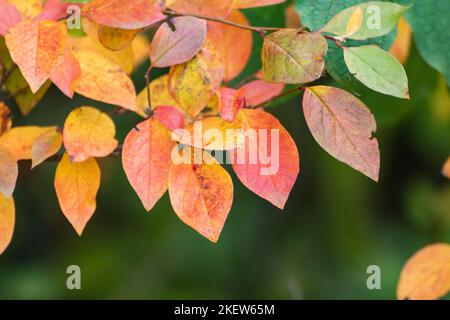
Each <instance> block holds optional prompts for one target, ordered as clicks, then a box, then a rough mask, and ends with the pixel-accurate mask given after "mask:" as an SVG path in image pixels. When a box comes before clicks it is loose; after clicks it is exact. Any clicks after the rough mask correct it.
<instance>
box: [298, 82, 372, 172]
mask: <svg viewBox="0 0 450 320" xmlns="http://www.w3.org/2000/svg"><path fill="white" fill-rule="evenodd" d="M303 113H304V115H305V119H306V122H307V124H308V127H309V130H310V131H311V133H312V135H313V136H314V139H316V141H317V143H319V145H320V146H321V147H322V148H323V149H325V150H326V151H327V152H328V153H329V154H331V155H332V156H333V157H335V158H336V159H338V160H340V161H342V162H344V163H346V164H348V165H349V166H351V167H352V168H354V169H356V170H358V171H360V172H362V173H364V174H365V175H366V176H368V177H369V178H371V179H372V180H374V181H378V178H379V172H380V151H379V148H378V141H377V139H375V138H373V137H372V134H373V133H374V132H375V131H376V123H375V118H374V116H373V115H372V114H371V113H370V110H369V109H368V108H367V107H366V105H365V104H364V103H362V102H361V101H360V100H359V99H357V98H356V97H354V96H353V95H351V94H350V93H348V92H346V91H344V90H341V89H337V88H332V87H326V86H316V87H309V88H306V90H305V94H304V97H303Z"/></svg>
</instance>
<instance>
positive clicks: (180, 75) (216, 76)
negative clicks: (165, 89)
mask: <svg viewBox="0 0 450 320" xmlns="http://www.w3.org/2000/svg"><path fill="white" fill-rule="evenodd" d="M223 76H224V69H223V60H222V57H221V56H220V55H218V54H217V49H216V48H215V46H214V45H213V44H212V42H211V41H208V40H207V41H206V42H205V46H204V48H203V49H202V50H201V51H200V53H199V54H198V55H197V56H196V57H195V58H193V59H192V60H190V61H188V62H186V63H183V64H180V65H176V66H173V67H172V68H171V69H170V73H169V92H170V93H171V95H172V97H173V98H174V99H175V101H177V102H178V104H179V106H180V107H181V108H182V110H183V111H184V112H186V114H188V115H189V116H190V117H195V116H196V115H197V114H198V113H199V112H200V111H202V109H203V108H204V107H205V106H206V105H207V104H208V102H209V101H210V100H211V98H212V97H213V95H214V92H215V91H216V90H217V89H219V87H220V84H221V83H222V80H223Z"/></svg>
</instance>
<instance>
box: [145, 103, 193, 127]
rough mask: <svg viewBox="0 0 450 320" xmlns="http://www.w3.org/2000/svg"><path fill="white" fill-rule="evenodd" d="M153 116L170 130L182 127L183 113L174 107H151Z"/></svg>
mask: <svg viewBox="0 0 450 320" xmlns="http://www.w3.org/2000/svg"><path fill="white" fill-rule="evenodd" d="M153 117H154V118H155V119H156V120H158V121H159V122H160V123H161V124H162V125H164V126H165V127H166V128H167V129H169V130H171V131H174V130H176V129H181V128H184V123H185V122H184V115H183V114H182V113H181V111H180V110H178V109H177V108H175V107H170V106H159V107H156V108H154V109H153Z"/></svg>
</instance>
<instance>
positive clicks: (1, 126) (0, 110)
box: [0, 102, 12, 136]
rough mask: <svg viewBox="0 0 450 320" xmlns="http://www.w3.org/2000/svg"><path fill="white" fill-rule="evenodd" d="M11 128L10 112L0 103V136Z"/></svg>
mask: <svg viewBox="0 0 450 320" xmlns="http://www.w3.org/2000/svg"><path fill="white" fill-rule="evenodd" d="M11 127H12V120H11V111H10V110H9V108H8V106H7V105H6V104H4V103H3V102H0V136H1V135H2V134H3V133H5V132H6V131H8V130H9V129H11Z"/></svg>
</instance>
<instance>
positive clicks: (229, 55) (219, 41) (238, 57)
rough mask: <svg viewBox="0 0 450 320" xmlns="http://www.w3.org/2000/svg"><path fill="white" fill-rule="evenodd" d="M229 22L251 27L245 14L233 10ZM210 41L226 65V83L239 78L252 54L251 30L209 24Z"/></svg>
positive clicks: (210, 22) (228, 18) (220, 24)
mask: <svg viewBox="0 0 450 320" xmlns="http://www.w3.org/2000/svg"><path fill="white" fill-rule="evenodd" d="M226 20H227V21H230V22H233V23H238V24H242V25H250V23H249V22H248V20H247V18H246V17H245V16H244V14H243V13H242V12H240V11H238V10H233V11H231V12H230V14H229V15H228V16H227V18H226ZM208 39H210V40H211V41H212V42H213V43H214V45H215V46H216V48H217V49H218V52H219V53H220V54H221V55H222V58H223V65H224V69H225V70H224V81H225V82H228V81H230V80H232V79H234V78H235V77H237V76H238V75H239V74H240V73H241V72H242V71H243V70H244V68H245V66H246V65H247V63H248V61H249V59H250V55H251V52H252V46H253V38H252V33H251V31H249V30H243V29H240V28H236V27H233V26H230V25H226V24H223V23H218V22H212V21H209V22H208Z"/></svg>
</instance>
